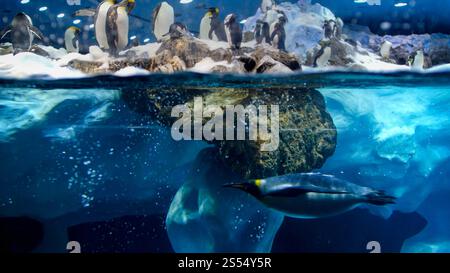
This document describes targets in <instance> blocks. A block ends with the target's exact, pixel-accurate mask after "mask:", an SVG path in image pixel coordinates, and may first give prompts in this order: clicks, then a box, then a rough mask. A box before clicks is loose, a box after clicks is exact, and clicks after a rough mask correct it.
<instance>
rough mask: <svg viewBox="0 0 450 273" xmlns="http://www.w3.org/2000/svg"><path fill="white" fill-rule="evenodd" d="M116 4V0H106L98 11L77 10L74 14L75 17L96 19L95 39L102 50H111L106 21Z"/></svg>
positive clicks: (99, 5)
mask: <svg viewBox="0 0 450 273" xmlns="http://www.w3.org/2000/svg"><path fill="white" fill-rule="evenodd" d="M116 3H117V1H116V0H104V1H102V2H100V4H98V6H97V8H96V9H81V10H77V11H76V12H75V14H74V16H90V17H94V30H95V39H96V40H97V43H98V46H99V47H100V48H101V49H102V50H108V49H109V44H108V36H107V33H106V21H107V17H108V11H109V9H110V8H111V7H112V6H114V5H115V4H116Z"/></svg>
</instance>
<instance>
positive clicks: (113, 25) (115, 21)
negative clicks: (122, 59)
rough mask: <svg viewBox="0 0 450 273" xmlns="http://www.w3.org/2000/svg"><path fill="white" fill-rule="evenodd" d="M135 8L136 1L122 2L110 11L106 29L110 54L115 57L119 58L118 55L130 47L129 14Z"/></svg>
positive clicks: (123, 0) (124, 0)
mask: <svg viewBox="0 0 450 273" xmlns="http://www.w3.org/2000/svg"><path fill="white" fill-rule="evenodd" d="M134 7H135V0H122V1H121V2H120V3H118V4H115V5H113V6H112V7H110V8H109V10H108V14H107V19H106V28H105V29H106V36H107V39H108V47H109V52H110V53H111V55H113V56H117V54H118V53H119V52H120V51H122V50H124V49H125V48H126V47H127V45H128V31H129V18H128V14H129V13H130V12H131V11H132V10H133V9H134Z"/></svg>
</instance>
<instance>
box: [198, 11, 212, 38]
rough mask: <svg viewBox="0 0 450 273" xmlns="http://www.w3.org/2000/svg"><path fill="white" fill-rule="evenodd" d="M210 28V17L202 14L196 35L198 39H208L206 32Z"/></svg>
mask: <svg viewBox="0 0 450 273" xmlns="http://www.w3.org/2000/svg"><path fill="white" fill-rule="evenodd" d="M210 29H211V17H210V16H204V17H203V18H202V21H201V22H200V35H199V36H198V37H199V38H200V39H203V40H209V37H208V34H209V31H210Z"/></svg>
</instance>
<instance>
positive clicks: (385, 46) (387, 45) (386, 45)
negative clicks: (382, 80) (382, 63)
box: [380, 41, 392, 60]
mask: <svg viewBox="0 0 450 273" xmlns="http://www.w3.org/2000/svg"><path fill="white" fill-rule="evenodd" d="M391 48H392V43H391V42H389V41H384V42H383V43H381V47H380V55H381V57H383V59H385V60H389V59H390V57H391Z"/></svg>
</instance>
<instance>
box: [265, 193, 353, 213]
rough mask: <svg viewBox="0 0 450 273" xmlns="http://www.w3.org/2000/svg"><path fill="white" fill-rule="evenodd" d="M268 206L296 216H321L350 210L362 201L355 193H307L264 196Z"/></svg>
mask: <svg viewBox="0 0 450 273" xmlns="http://www.w3.org/2000/svg"><path fill="white" fill-rule="evenodd" d="M261 201H262V202H263V203H264V204H266V205H267V206H268V207H270V208H272V209H275V210H277V211H280V212H282V213H284V214H286V215H287V216H290V217H295V218H319V217H326V216H332V215H336V214H340V213H343V212H346V211H349V210H351V209H353V208H355V207H356V206H358V205H359V204H360V203H361V201H362V200H361V198H358V196H356V195H353V194H327V193H306V194H302V195H299V196H297V197H290V198H286V197H264V198H263V199H262V200H261Z"/></svg>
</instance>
